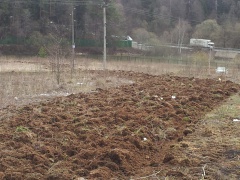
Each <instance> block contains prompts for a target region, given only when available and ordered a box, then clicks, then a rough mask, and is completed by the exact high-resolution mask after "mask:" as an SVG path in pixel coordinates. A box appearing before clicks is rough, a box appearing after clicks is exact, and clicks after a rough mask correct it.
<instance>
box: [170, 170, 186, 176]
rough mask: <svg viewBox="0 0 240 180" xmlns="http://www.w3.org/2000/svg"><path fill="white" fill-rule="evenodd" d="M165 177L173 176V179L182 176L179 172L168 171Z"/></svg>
mask: <svg viewBox="0 0 240 180" xmlns="http://www.w3.org/2000/svg"><path fill="white" fill-rule="evenodd" d="M166 175H167V176H174V177H183V176H184V174H183V173H182V172H180V171H168V172H167V174H166Z"/></svg>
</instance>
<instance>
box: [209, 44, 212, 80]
mask: <svg viewBox="0 0 240 180" xmlns="http://www.w3.org/2000/svg"><path fill="white" fill-rule="evenodd" d="M212 50H213V47H209V57H208V75H209V76H210V75H211V59H212Z"/></svg>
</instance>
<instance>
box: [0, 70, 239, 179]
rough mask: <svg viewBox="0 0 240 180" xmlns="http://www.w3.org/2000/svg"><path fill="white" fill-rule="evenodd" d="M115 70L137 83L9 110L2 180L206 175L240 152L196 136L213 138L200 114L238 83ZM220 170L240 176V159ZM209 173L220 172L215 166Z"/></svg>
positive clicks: (4, 114)
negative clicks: (206, 144) (202, 125)
mask: <svg viewBox="0 0 240 180" xmlns="http://www.w3.org/2000/svg"><path fill="white" fill-rule="evenodd" d="M109 75H111V76H116V77H119V78H120V77H121V78H127V79H129V80H131V81H133V82H134V83H133V84H130V85H123V86H120V87H115V88H108V89H100V88H98V89H96V92H94V93H85V94H83V93H80V94H75V95H70V96H67V97H60V98H55V99H52V100H48V101H44V102H40V103H36V104H30V105H25V106H21V107H13V106H9V107H7V108H5V109H2V110H1V111H0V121H1V125H0V139H1V142H0V149H1V151H0V152H1V153H0V159H1V161H0V179H6V180H8V179H17V180H21V179H23V180H30V179H31V180H33V179H49V180H55V179H56V180H59V179H61V180H65V179H66V180H69V179H81V178H82V179H84V178H86V179H104V180H105V179H111V178H112V179H131V178H132V179H138V178H139V177H145V179H154V178H155V179H157V177H159V178H164V177H174V179H200V178H201V177H202V174H203V170H202V168H205V167H204V165H206V164H209V163H210V162H211V163H213V162H214V163H215V165H217V163H219V161H220V158H219V154H222V153H223V152H224V153H225V155H226V156H225V157H224V158H225V159H226V158H233V157H235V155H236V154H237V155H239V154H240V153H239V149H238V150H236V149H233V148H231V147H228V148H226V147H224V146H221V149H215V148H214V147H215V146H217V145H218V144H216V143H217V141H213V142H212V143H211V146H210V147H204V145H203V146H201V144H194V143H193V144H190V142H194V140H196V133H198V135H199V136H200V135H203V137H205V138H207V137H211V135H212V134H211V131H208V130H207V129H206V131H204V133H203V129H201V131H200V130H199V128H200V125H199V124H200V122H202V121H201V118H202V117H203V116H204V115H205V114H206V113H207V112H210V111H211V110H212V109H214V108H215V107H216V106H218V105H219V104H220V103H221V102H223V101H224V100H226V99H227V98H228V97H230V96H231V95H232V94H236V93H237V92H238V91H239V87H240V86H239V85H237V84H234V83H232V82H230V81H226V82H220V81H217V80H214V79H204V80H201V79H195V78H184V77H176V76H168V75H163V76H152V75H146V74H140V73H133V72H128V73H127V72H109ZM172 96H175V97H176V98H172ZM228 130H229V131H230V132H231V129H228ZM236 131H237V130H236ZM199 138H200V137H199ZM208 140H209V141H210V140H211V139H210V138H209V139H208ZM214 143H215V144H214ZM190 147H191V148H190ZM194 148H195V149H194ZM207 148H210V149H209V151H206V149H207ZM219 148H220V146H219ZM198 154H201V157H199V156H197V155H198ZM204 157H205V158H204ZM224 158H222V159H221V160H224ZM238 162H239V161H238ZM225 166H227V165H225ZM215 167H216V166H215ZM207 168H209V167H206V170H207ZM212 168H214V167H212ZM219 171H220V172H219V173H222V174H224V175H225V176H228V175H229V174H234V176H231V177H233V179H234V178H236V179H239V178H240V174H239V164H238V165H236V164H235V165H233V164H231V166H230V165H229V166H227V168H225V169H222V171H221V169H219ZM206 177H208V178H209V179H215V178H216V177H218V176H217V175H216V172H213V170H212V171H211V170H210V169H209V171H208V174H207V175H206ZM221 177H223V176H221ZM217 179H218V178H217ZM220 179H221V178H220Z"/></svg>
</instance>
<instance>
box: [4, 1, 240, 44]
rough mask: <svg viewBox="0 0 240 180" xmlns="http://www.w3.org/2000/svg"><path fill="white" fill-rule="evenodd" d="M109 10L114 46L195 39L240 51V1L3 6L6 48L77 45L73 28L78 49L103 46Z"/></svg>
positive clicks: (8, 3) (109, 35)
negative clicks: (55, 42) (86, 44)
mask: <svg viewBox="0 0 240 180" xmlns="http://www.w3.org/2000/svg"><path fill="white" fill-rule="evenodd" d="M103 4H106V5H107V41H108V43H111V41H113V39H114V38H117V37H118V38H119V37H120V39H121V38H122V37H123V36H127V35H130V36H131V37H132V38H133V39H134V40H135V41H137V42H139V43H146V44H150V45H159V44H166V43H173V44H177V43H179V41H182V43H183V44H188V43H189V39H190V38H191V37H194V38H204V39H211V40H212V41H213V42H215V45H216V46H218V47H227V48H240V1H238V0H111V1H110V0H108V1H107V0H105V2H104V1H102V0H1V2H0V44H30V45H36V46H40V44H41V43H43V42H41V41H42V40H43V39H47V37H49V36H50V35H51V34H58V35H60V36H61V37H64V39H65V40H66V42H70V43H71V38H72V27H73V23H72V22H74V33H75V37H74V38H75V40H76V43H77V44H80V42H79V41H80V40H81V39H94V40H98V41H99V42H100V43H101V41H102V39H103V38H102V36H103V20H102V19H103V11H102V6H103ZM72 13H73V16H72ZM73 19H74V21H72V20H73ZM45 43H46V42H45Z"/></svg>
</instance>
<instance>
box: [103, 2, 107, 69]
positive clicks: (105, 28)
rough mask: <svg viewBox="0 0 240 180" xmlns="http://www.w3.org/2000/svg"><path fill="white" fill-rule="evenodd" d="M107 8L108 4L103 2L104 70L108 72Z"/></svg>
mask: <svg viewBox="0 0 240 180" xmlns="http://www.w3.org/2000/svg"><path fill="white" fill-rule="evenodd" d="M106 7H107V4H106V2H105V1H104V2H103V69H104V70H106V66H107V42H106V36H107V20H106Z"/></svg>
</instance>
